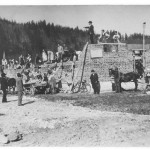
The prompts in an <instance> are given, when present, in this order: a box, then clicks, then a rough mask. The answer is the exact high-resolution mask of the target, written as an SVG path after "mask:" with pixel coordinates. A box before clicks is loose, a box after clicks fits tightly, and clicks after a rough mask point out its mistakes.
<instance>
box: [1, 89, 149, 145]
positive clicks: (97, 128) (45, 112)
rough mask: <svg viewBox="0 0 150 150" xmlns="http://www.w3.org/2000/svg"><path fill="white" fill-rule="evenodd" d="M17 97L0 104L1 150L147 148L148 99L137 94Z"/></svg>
mask: <svg viewBox="0 0 150 150" xmlns="http://www.w3.org/2000/svg"><path fill="white" fill-rule="evenodd" d="M1 96H2V95H0V99H1ZM23 104H24V105H23V106H20V107H19V106H17V96H15V95H14V96H12V95H9V96H8V103H0V133H3V134H9V133H10V132H13V131H16V130H18V131H19V132H20V133H22V134H23V139H22V140H20V141H17V142H10V143H9V144H1V145H0V146H111V147H112V146H150V96H149V95H144V94H142V93H141V92H131V91H129V92H123V93H122V94H116V93H103V94H101V95H93V94H57V95H36V96H35V97H30V96H24V97H23Z"/></svg>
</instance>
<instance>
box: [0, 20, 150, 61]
mask: <svg viewBox="0 0 150 150" xmlns="http://www.w3.org/2000/svg"><path fill="white" fill-rule="evenodd" d="M109 33H110V42H112V41H111V39H112V38H111V37H112V36H113V35H114V31H113V30H110V31H109ZM119 34H120V36H121V42H125V43H130V44H131V43H133V44H142V37H143V36H142V34H139V33H134V34H131V35H127V34H125V35H122V34H121V33H119ZM97 37H98V35H97V34H96V35H95V38H97ZM87 41H88V32H87V31H84V30H81V29H79V28H78V27H76V28H71V27H63V26H61V25H54V23H46V21H45V20H43V21H39V22H34V21H31V22H27V23H17V22H15V21H8V20H6V19H2V18H0V53H1V55H0V60H1V59H2V53H3V51H5V54H6V58H11V57H12V58H18V56H19V55H20V54H23V55H24V56H25V55H27V54H28V53H29V54H31V55H32V56H33V57H34V56H35V54H39V55H41V52H42V50H43V49H45V50H51V51H53V52H56V51H57V45H58V43H59V44H65V45H66V46H67V47H68V50H69V51H73V50H82V49H83V46H84V45H85V43H86V42H87ZM146 43H147V44H148V43H150V36H146Z"/></svg>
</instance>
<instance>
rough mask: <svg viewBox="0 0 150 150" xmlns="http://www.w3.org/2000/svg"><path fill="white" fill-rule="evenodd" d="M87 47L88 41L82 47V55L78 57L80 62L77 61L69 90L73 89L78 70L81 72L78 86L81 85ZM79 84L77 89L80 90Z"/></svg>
mask: <svg viewBox="0 0 150 150" xmlns="http://www.w3.org/2000/svg"><path fill="white" fill-rule="evenodd" d="M87 49H88V42H87V43H86V44H85V46H84V48H83V51H82V55H81V57H80V62H79V66H78V68H77V70H76V73H75V75H74V78H73V81H72V85H71V91H73V87H74V85H75V82H76V79H77V77H78V75H79V73H80V71H82V74H81V78H80V80H79V81H80V86H81V82H82V79H83V74H84V66H85V60H86V54H87ZM73 69H74V68H73ZM80 86H79V89H78V91H79V90H80Z"/></svg>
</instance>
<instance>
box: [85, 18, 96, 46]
mask: <svg viewBox="0 0 150 150" xmlns="http://www.w3.org/2000/svg"><path fill="white" fill-rule="evenodd" d="M88 23H89V26H88V27H85V28H87V29H88V30H89V31H88V32H89V36H90V41H91V44H94V26H93V25H92V21H89V22H88Z"/></svg>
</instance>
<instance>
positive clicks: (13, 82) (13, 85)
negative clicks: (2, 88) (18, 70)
mask: <svg viewBox="0 0 150 150" xmlns="http://www.w3.org/2000/svg"><path fill="white" fill-rule="evenodd" d="M1 79H2V78H1V77H0V84H1ZM6 79H7V84H8V91H10V90H11V89H13V93H14V92H15V88H16V79H15V78H8V77H6Z"/></svg>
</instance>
